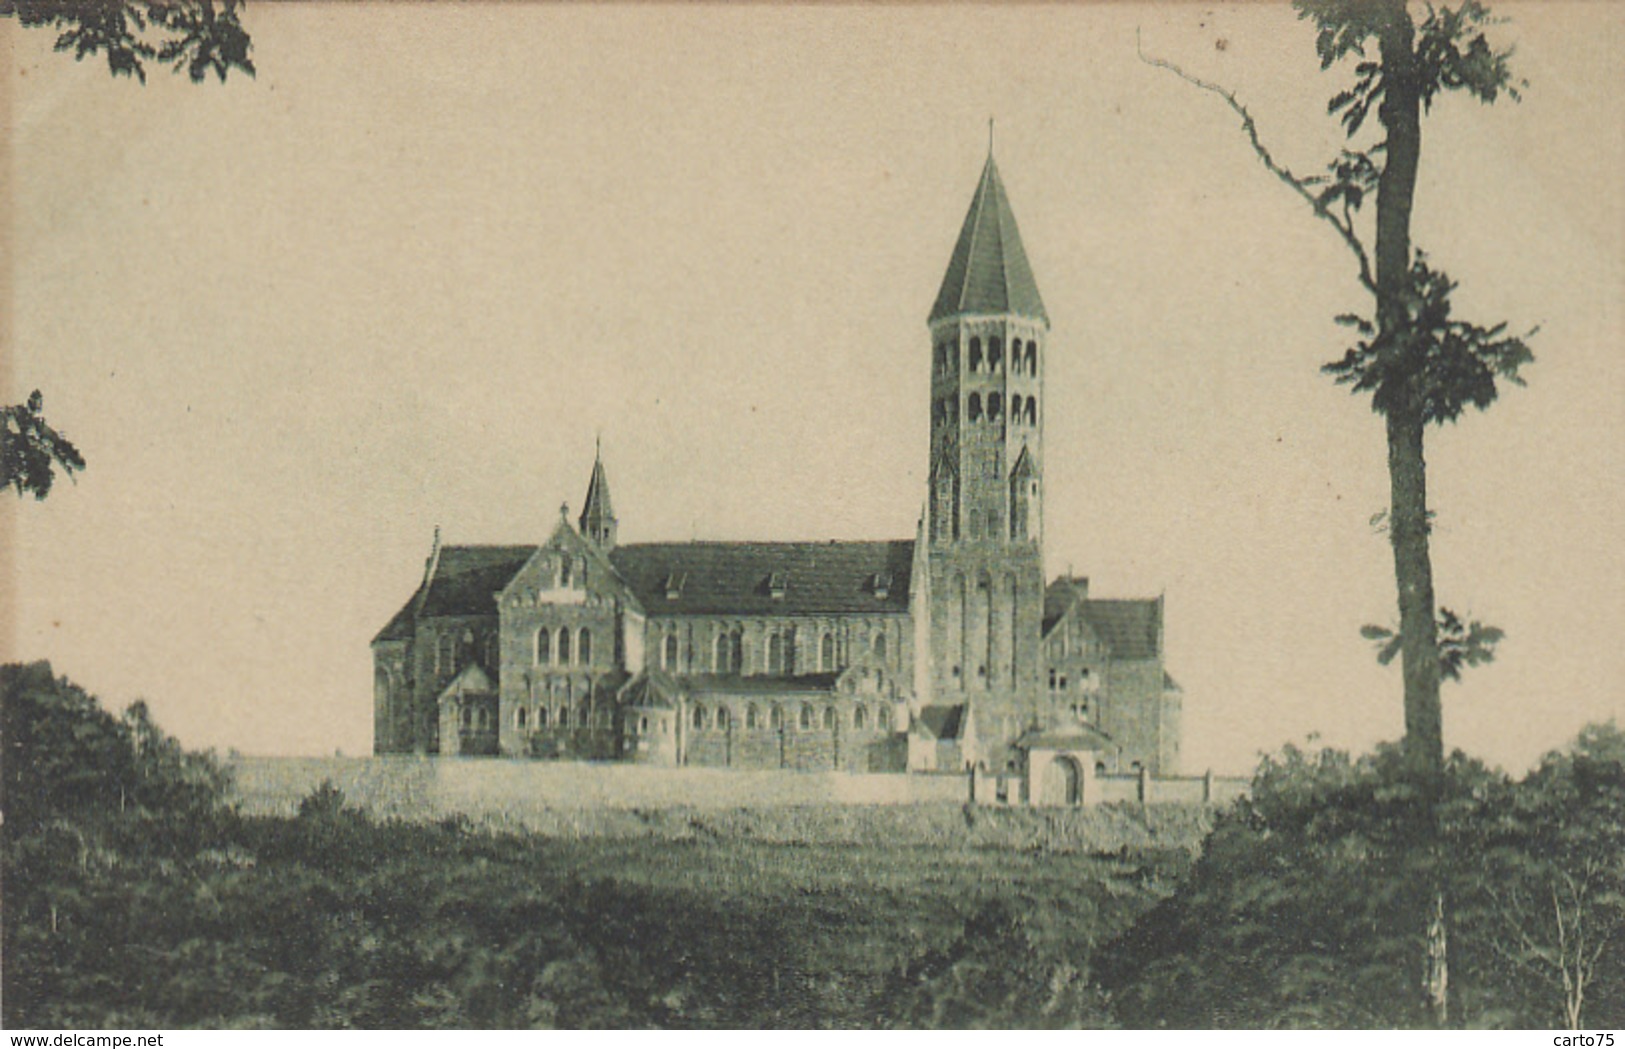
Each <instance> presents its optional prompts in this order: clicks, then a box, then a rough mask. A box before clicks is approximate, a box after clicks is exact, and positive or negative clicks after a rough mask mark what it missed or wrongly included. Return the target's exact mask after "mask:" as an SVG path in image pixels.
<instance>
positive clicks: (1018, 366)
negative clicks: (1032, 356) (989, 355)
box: [1010, 339, 1022, 375]
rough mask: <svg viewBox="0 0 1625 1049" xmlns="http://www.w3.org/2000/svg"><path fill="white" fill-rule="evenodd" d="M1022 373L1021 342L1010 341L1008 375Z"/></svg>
mask: <svg viewBox="0 0 1625 1049" xmlns="http://www.w3.org/2000/svg"><path fill="white" fill-rule="evenodd" d="M1021 371H1022V360H1021V340H1020V339H1011V340H1010V374H1011V375H1020V374H1021Z"/></svg>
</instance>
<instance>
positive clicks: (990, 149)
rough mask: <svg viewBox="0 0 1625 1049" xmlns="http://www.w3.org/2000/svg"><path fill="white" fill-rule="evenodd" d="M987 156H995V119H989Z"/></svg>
mask: <svg viewBox="0 0 1625 1049" xmlns="http://www.w3.org/2000/svg"><path fill="white" fill-rule="evenodd" d="M987 155H988V156H990V157H991V156H992V155H993V118H992V117H988V118H987Z"/></svg>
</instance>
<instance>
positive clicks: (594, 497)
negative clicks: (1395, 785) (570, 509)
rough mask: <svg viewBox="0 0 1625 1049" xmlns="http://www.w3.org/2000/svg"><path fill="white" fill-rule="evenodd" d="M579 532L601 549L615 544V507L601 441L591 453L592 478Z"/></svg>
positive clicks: (588, 484)
mask: <svg viewBox="0 0 1625 1049" xmlns="http://www.w3.org/2000/svg"><path fill="white" fill-rule="evenodd" d="M580 523H581V534H582V535H583V536H585V537H586V539H587V541H588V542H590V543H592V544H594V545H595V546H598V547H600V548H602V549H605V550H607V549H609V548H611V547H613V546H614V545H615V509H614V507H613V506H611V505H610V500H609V476H608V475H607V474H606V473H605V472H604V448H603V442H599V444H598V449H597V451H596V453H595V454H594V455H593V461H592V479H591V480H590V481H588V482H587V498H586V501H585V502H584V503H583V504H582V508H581V519H580Z"/></svg>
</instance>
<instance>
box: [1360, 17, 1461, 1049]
mask: <svg viewBox="0 0 1625 1049" xmlns="http://www.w3.org/2000/svg"><path fill="white" fill-rule="evenodd" d="M1382 4H1383V7H1384V8H1385V10H1384V12H1383V14H1384V17H1383V19H1382V28H1381V30H1380V32H1379V34H1378V40H1379V44H1380V46H1381V50H1382V86H1383V99H1382V105H1381V109H1380V110H1379V112H1378V119H1379V120H1380V121H1381V122H1382V126H1383V128H1384V130H1385V131H1386V132H1387V141H1386V153H1385V156H1384V162H1383V169H1382V174H1381V177H1380V180H1379V182H1378V184H1377V242H1376V250H1375V256H1376V280H1377V326H1378V338H1379V340H1380V341H1381V343H1382V346H1383V350H1382V352H1383V354H1384V355H1385V356H1386V357H1387V358H1388V361H1387V363H1388V364H1390V365H1391V366H1395V367H1396V370H1397V373H1398V376H1400V377H1403V378H1402V380H1401V381H1402V382H1403V384H1404V393H1403V395H1402V396H1400V397H1398V398H1396V399H1395V401H1394V402H1391V403H1390V404H1389V406H1388V409H1387V413H1386V415H1387V431H1388V481H1389V489H1390V499H1391V503H1390V506H1389V512H1388V536H1389V540H1390V542H1391V543H1392V544H1393V548H1394V580H1395V582H1396V583H1397V584H1398V589H1399V636H1400V659H1401V667H1402V669H1403V674H1404V681H1405V753H1406V756H1407V758H1408V764H1409V765H1410V768H1411V770H1412V773H1413V774H1414V775H1415V776H1416V778H1417V780H1418V786H1419V787H1420V788H1421V792H1422V798H1423V801H1424V804H1423V806H1422V811H1423V815H1422V816H1421V817H1420V818H1421V819H1422V820H1424V821H1425V823H1424V826H1422V827H1419V828H1418V829H1419V831H1420V832H1421V835H1420V840H1421V841H1423V842H1425V843H1426V845H1425V847H1428V848H1430V849H1431V848H1432V847H1433V843H1435V842H1436V841H1437V840H1438V833H1437V832H1438V827H1437V823H1436V813H1437V803H1438V800H1439V795H1440V789H1441V787H1442V783H1441V779H1442V775H1443V771H1444V742H1443V733H1442V718H1441V715H1440V708H1439V643H1438V634H1437V627H1436V625H1435V619H1434V603H1433V562H1432V558H1431V554H1430V552H1429V549H1428V527H1429V524H1428V508H1427V460H1426V458H1425V457H1424V455H1423V436H1424V431H1425V427H1426V424H1427V420H1426V418H1425V416H1424V414H1423V411H1422V400H1421V397H1420V395H1419V391H1418V390H1417V389H1416V382H1417V379H1416V376H1415V373H1416V372H1418V371H1420V364H1421V362H1420V361H1417V360H1414V359H1413V358H1414V357H1415V355H1416V351H1415V350H1414V349H1413V348H1412V346H1411V330H1410V328H1411V324H1412V321H1413V318H1412V317H1411V311H1410V308H1409V304H1408V303H1407V298H1408V289H1409V284H1410V269H1411V207H1412V204H1413V202H1414V199H1415V192H1416V173H1417V168H1418V166H1419V164H1420V162H1421V156H1422V114H1421V85H1420V82H1419V73H1418V69H1417V60H1416V54H1415V26H1414V25H1413V24H1412V22H1411V18H1410V14H1409V13H1408V12H1407V11H1406V9H1405V3H1404V0H1382ZM1442 880H1443V879H1442V873H1439V874H1435V876H1434V878H1433V880H1432V884H1431V885H1428V886H1424V887H1422V888H1423V890H1424V894H1423V895H1422V900H1424V901H1426V902H1425V903H1424V904H1423V910H1422V914H1423V915H1425V919H1424V920H1425V921H1426V930H1425V933H1424V938H1423V943H1424V947H1423V951H1422V981H1421V983H1422V1002H1423V1007H1424V1009H1425V1010H1426V1012H1427V1015H1428V1018H1429V1020H1430V1021H1431V1022H1432V1024H1433V1025H1434V1026H1435V1027H1443V1026H1445V1024H1446V1023H1447V1022H1448V1020H1449V1011H1448V1004H1447V998H1448V989H1449V980H1448V972H1449V967H1448V923H1447V921H1446V913H1445V903H1444V886H1443V884H1442Z"/></svg>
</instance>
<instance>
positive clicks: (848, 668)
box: [372, 152, 1181, 776]
mask: <svg viewBox="0 0 1625 1049" xmlns="http://www.w3.org/2000/svg"><path fill="white" fill-rule="evenodd" d="M928 328H929V340H928V342H927V344H926V345H924V346H922V350H923V351H925V352H922V353H921V354H920V359H921V366H922V368H924V367H929V369H930V376H931V382H930V390H931V413H930V418H931V427H930V435H929V441H928V443H927V447H926V449H924V450H925V451H926V452H927V453H928V455H929V464H930V470H929V481H928V486H929V490H928V491H927V492H925V493H922V496H923V497H924V505H925V507H926V509H925V513H924V515H923V517H922V519H921V521H920V522H919V526H918V529H917V533H916V535H915V536H914V537H913V538H905V539H893V540H882V541H875V542H826V543H818V542H726V543H724V542H676V543H635V544H624V545H623V544H621V543H619V542H618V541H617V518H616V515H615V509H614V506H613V504H612V502H611V499H610V485H609V472H608V470H607V469H606V466H605V463H604V461H603V457H602V455H601V454H600V455H599V456H598V457H597V459H596V461H594V463H593V464H592V472H591V477H590V480H589V481H588V484H587V492H586V499H585V503H584V505H583V508H582V510H581V513H580V515H579V517H577V518H576V519H575V520H574V521H571V520H569V519H568V517H567V515H565V514H561V516H560V519H559V520H558V522H557V524H556V526H555V527H554V528H553V531H552V534H551V535H549V536H548V537H547V538H546V539H545V541H543V542H542V543H541V544H540V545H534V544H519V545H514V546H453V545H442V544H441V543H440V541H439V535H438V533H437V534H436V537H435V542H434V546H433V548H432V550H431V551H430V553H429V557H428V561H427V564H426V567H425V571H424V576H423V581H422V583H421V585H420V586H419V587H418V589H417V591H416V593H414V594H413V595H412V597H411V598H410V599H409V600H408V601H407V602H406V604H405V605H404V606H403V607H402V608H401V610H400V611H399V612H397V613H396V614H395V616H394V618H393V619H391V620H390V621H389V623H388V624H387V625H386V626H385V627H384V628H383V630H382V631H380V632H379V634H378V635H377V637H376V638H375V639H374V640H373V642H372V650H373V656H374V662H375V668H376V669H375V675H374V700H373V702H374V708H373V709H374V720H373V739H374V750H375V752H377V753H379V754H391V753H418V754H441V755H503V756H511V757H536V758H591V759H601V760H621V761H628V762H638V763H649V764H659V765H695V766H714V767H727V768H740V769H780V768H786V769H809V770H811V769H821V770H828V769H848V770H853V771H874V772H879V771H898V772H901V771H905V770H906V771H932V770H955V771H958V770H962V769H965V768H972V767H984V768H988V769H996V770H998V769H1012V768H1016V767H1017V766H1018V764H1019V763H1020V762H1021V761H1022V760H1024V758H1025V757H1026V756H1027V754H1028V753H1029V752H1034V751H1036V750H1037V749H1038V748H1044V749H1046V750H1048V751H1051V752H1065V753H1067V754H1074V755H1085V756H1086V758H1087V760H1088V761H1089V762H1090V763H1091V764H1092V771H1094V772H1095V773H1127V772H1131V771H1142V772H1145V773H1149V774H1150V775H1154V776H1172V775H1176V774H1177V773H1178V771H1179V770H1178V764H1179V747H1180V721H1181V695H1180V691H1179V688H1178V686H1177V685H1175V684H1174V681H1173V679H1172V678H1171V677H1170V676H1169V674H1168V673H1167V671H1166V669H1165V667H1164V658H1163V602H1162V598H1160V597H1158V598H1150V599H1132V600H1101V599H1097V598H1093V597H1091V596H1090V595H1089V588H1088V581H1087V580H1086V579H1083V578H1073V577H1059V578H1055V579H1053V580H1048V581H1047V582H1046V576H1045V573H1044V555H1043V539H1044V528H1043V522H1044V495H1045V490H1044V442H1043V427H1044V417H1045V413H1046V412H1048V411H1050V410H1052V409H1053V408H1054V407H1055V405H1053V404H1052V403H1051V402H1050V401H1048V400H1046V397H1045V390H1044V369H1045V361H1046V357H1047V354H1048V353H1049V350H1050V345H1049V334H1050V321H1049V316H1048V314H1047V313H1046V312H1045V309H1044V302H1043V299H1042V297H1041V296H1040V295H1039V291H1038V283H1037V281H1036V280H1035V278H1034V276H1033V272H1032V268H1031V266H1030V265H1029V264H1028V261H1027V256H1026V253H1025V251H1024V250H1023V248H1022V243H1021V236H1020V234H1019V233H1018V232H1017V229H1016V220H1015V215H1014V213H1013V212H1012V211H1011V208H1010V202H1009V200H1008V198H1007V196H1006V194H1005V189H1004V185H1003V183H1002V182H1001V180H1000V178H999V172H998V168H997V166H996V165H995V164H994V161H993V157H992V155H991V152H990V153H989V156H988V160H987V164H986V166H985V167H984V168H983V170H982V175H981V179H980V181H979V183H978V185H977V187H976V192H975V195H974V196H973V197H972V199H971V204H970V211H969V213H968V214H967V215H966V216H965V222H964V225H963V227H962V228H961V229H960V232H959V239H958V241H957V243H956V244H955V246H954V251H953V256H952V258H951V259H950V260H949V262H948V270H947V274H946V275H945V276H944V277H943V281H942V287H941V290H940V291H939V292H938V294H937V298H936V302H935V304H934V305H933V306H932V308H931V312H930V315H929V318H928ZM1060 410H1062V411H1066V410H1068V406H1067V405H1064V404H1062V405H1060ZM628 509H629V511H630V512H636V511H635V508H628ZM1069 760H1070V759H1069Z"/></svg>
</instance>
